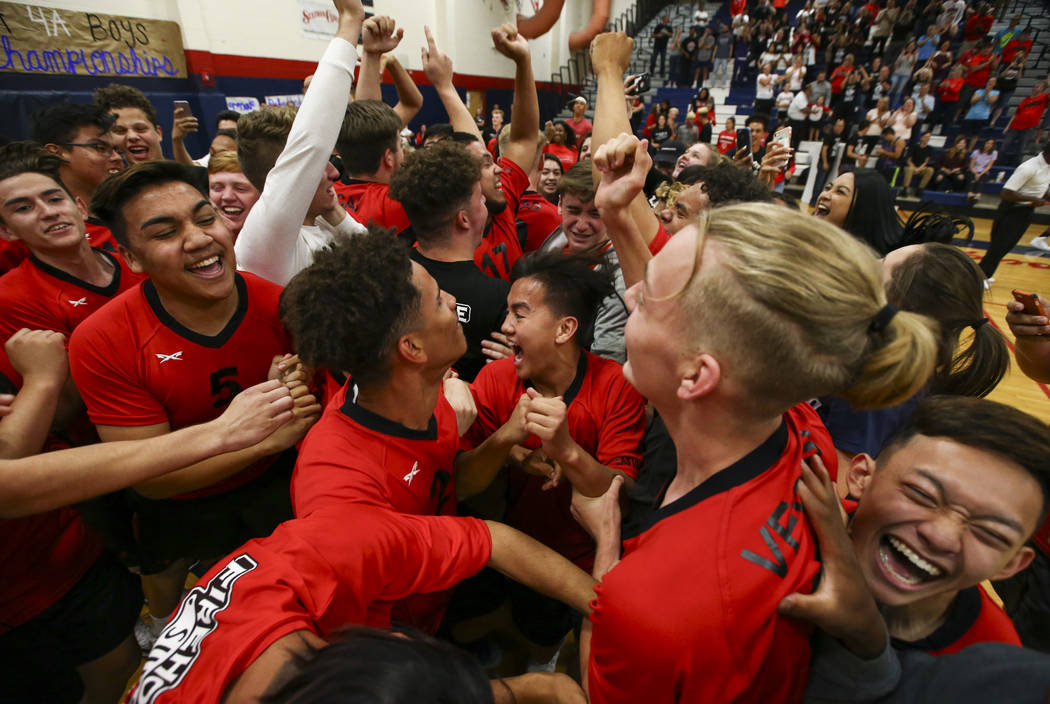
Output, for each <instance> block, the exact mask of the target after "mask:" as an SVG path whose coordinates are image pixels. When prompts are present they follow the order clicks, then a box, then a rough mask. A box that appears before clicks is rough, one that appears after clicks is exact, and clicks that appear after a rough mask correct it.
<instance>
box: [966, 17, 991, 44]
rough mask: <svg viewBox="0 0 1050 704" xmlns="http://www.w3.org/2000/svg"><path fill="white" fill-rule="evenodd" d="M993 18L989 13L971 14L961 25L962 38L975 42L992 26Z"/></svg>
mask: <svg viewBox="0 0 1050 704" xmlns="http://www.w3.org/2000/svg"><path fill="white" fill-rule="evenodd" d="M993 21H994V19H993V18H992V16H991V15H980V14H976V13H975V14H973V15H971V16H970V19H968V20H966V25H965V26H964V27H963V39H965V40H966V41H968V42H975V41H977V40H978V39H980V38H981V37H983V36H984V35H986V34H988V30H990V29H991V28H992V22H993Z"/></svg>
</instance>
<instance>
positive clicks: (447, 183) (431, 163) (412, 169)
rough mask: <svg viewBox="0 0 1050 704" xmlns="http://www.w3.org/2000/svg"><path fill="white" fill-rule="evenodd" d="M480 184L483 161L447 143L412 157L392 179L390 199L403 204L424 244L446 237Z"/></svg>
mask: <svg viewBox="0 0 1050 704" xmlns="http://www.w3.org/2000/svg"><path fill="white" fill-rule="evenodd" d="M480 180H481V159H479V158H478V157H477V156H475V155H474V154H472V153H471V152H469V151H468V150H466V149H464V148H463V147H462V146H460V145H459V144H455V143H454V142H450V141H448V140H445V141H444V142H439V143H438V144H435V145H433V146H431V147H430V148H429V149H420V150H418V151H415V152H413V153H412V154H409V155H408V157H407V158H406V159H405V163H404V164H402V165H401V168H400V169H398V170H397V171H395V172H394V174H393V176H392V177H391V179H390V197H391V198H393V199H394V200H396V201H398V202H400V203H401V205H402V206H403V207H404V209H405V213H407V214H408V219H409V220H410V221H411V222H412V231H413V232H414V233H415V235H416V237H417V238H419V241H420V242H422V243H423V244H428V243H430V242H433V241H434V240H435V239H437V238H439V237H440V236H441V235H442V234H445V233H446V232H447V230H448V227H449V225H451V224H452V220H453V218H455V216H456V213H457V212H459V211H460V210H462V209H463V208H466V207H467V205H468V202H469V200H470V196H471V193H472V192H473V191H474V185H475V184H477V183H478V182H479V181H480Z"/></svg>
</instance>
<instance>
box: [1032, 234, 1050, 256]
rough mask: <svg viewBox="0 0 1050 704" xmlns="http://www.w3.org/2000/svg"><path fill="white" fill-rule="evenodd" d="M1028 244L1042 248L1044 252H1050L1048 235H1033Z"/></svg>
mask: <svg viewBox="0 0 1050 704" xmlns="http://www.w3.org/2000/svg"><path fill="white" fill-rule="evenodd" d="M1028 246H1029V247H1034V248H1035V249H1038V250H1041V251H1043V252H1050V244H1047V243H1046V235H1039V236H1038V237H1033V238H1032V241H1031V242H1029V243H1028Z"/></svg>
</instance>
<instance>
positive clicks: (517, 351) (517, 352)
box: [510, 344, 525, 367]
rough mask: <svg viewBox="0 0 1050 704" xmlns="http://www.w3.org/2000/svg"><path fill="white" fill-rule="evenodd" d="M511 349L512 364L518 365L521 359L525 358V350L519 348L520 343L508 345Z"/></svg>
mask: <svg viewBox="0 0 1050 704" xmlns="http://www.w3.org/2000/svg"><path fill="white" fill-rule="evenodd" d="M510 349H511V351H512V352H513V353H514V357H513V359H514V366H515V367H520V366H521V363H522V361H523V360H524V359H525V352H524V351H523V350H522V349H521V346H520V345H514V344H512V345H511V346H510Z"/></svg>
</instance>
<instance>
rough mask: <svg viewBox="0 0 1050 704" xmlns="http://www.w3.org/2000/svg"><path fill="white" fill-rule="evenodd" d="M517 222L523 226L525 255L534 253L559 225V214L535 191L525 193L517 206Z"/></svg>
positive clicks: (556, 207) (554, 207) (552, 205)
mask: <svg viewBox="0 0 1050 704" xmlns="http://www.w3.org/2000/svg"><path fill="white" fill-rule="evenodd" d="M518 220H519V221H520V222H521V223H522V224H523V225H524V226H525V253H528V252H535V251H536V250H537V249H539V248H540V247H542V246H543V243H544V242H546V241H547V238H548V237H550V236H551V233H552V232H554V231H555V230H557V229H558V227H559V226H560V225H561V213H559V212H558V206H556V205H555V204H554V203H551V202H550V201H549V200H547V199H546V198H544V197H543V196H541V195H540V194H539V193H537V192H536V191H525V193H523V194H522V196H521V203H520V204H519V205H518Z"/></svg>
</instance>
